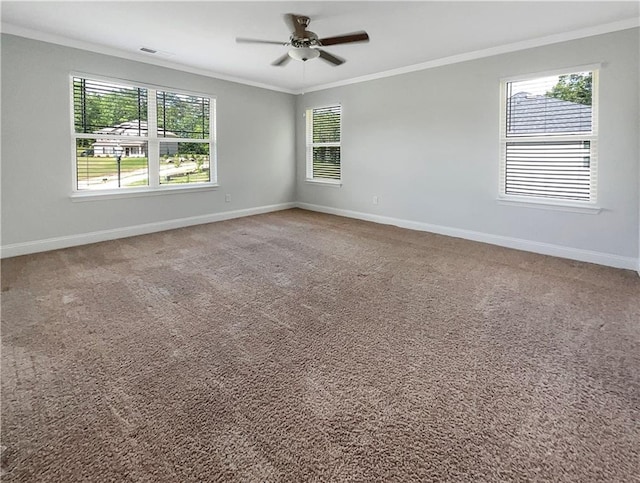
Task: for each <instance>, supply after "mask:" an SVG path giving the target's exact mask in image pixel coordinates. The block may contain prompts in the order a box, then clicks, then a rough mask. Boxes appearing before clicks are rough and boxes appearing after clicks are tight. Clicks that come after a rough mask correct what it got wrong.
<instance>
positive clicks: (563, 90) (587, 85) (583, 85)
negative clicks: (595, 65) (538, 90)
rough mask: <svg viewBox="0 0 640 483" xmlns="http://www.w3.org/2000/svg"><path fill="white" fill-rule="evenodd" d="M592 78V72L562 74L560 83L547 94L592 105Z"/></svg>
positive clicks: (559, 79)
mask: <svg viewBox="0 0 640 483" xmlns="http://www.w3.org/2000/svg"><path fill="white" fill-rule="evenodd" d="M592 80H593V79H592V75H591V72H589V73H588V74H568V75H561V76H560V77H559V78H558V83H557V84H556V85H555V86H553V87H552V88H551V90H550V91H548V92H547V94H546V96H547V97H555V98H556V99H562V100H564V101H569V102H575V103H578V104H584V105H586V106H590V105H591V92H592V88H591V86H592Z"/></svg>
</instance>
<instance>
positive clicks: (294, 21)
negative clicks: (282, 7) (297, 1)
mask: <svg viewBox="0 0 640 483" xmlns="http://www.w3.org/2000/svg"><path fill="white" fill-rule="evenodd" d="M298 19H301V20H300V21H299V20H298ZM284 21H285V22H286V23H287V25H288V26H289V27H290V28H291V29H292V30H293V31H294V33H295V36H296V37H297V38H301V39H302V38H304V37H305V35H304V33H305V31H306V29H307V25H309V17H305V16H304V15H296V14H295V13H288V14H286V15H285V16H284Z"/></svg>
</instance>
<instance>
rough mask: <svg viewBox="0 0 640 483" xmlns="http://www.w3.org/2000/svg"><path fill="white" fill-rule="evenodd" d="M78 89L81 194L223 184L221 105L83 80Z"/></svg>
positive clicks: (75, 80) (76, 136)
mask: <svg viewBox="0 0 640 483" xmlns="http://www.w3.org/2000/svg"><path fill="white" fill-rule="evenodd" d="M72 84H73V121H74V134H73V137H74V147H75V155H74V159H75V189H76V190H77V191H85V190H119V189H123V188H138V189H145V188H146V189H157V188H160V187H163V186H164V185H186V184H196V183H200V184H206V183H209V184H213V183H215V181H216V178H215V162H214V161H215V157H214V155H215V136H214V133H215V124H214V122H215V100H214V99H212V98H210V97H207V96H202V95H194V94H184V93H179V92H169V91H165V90H158V89H155V88H153V87H143V86H135V85H128V84H125V83H122V82H120V81H106V80H95V79H87V78H83V77H73V79H72ZM154 100H155V102H154Z"/></svg>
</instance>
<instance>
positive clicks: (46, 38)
mask: <svg viewBox="0 0 640 483" xmlns="http://www.w3.org/2000/svg"><path fill="white" fill-rule="evenodd" d="M0 32H2V33H4V34H10V35H16V36H18V37H25V38H28V39H32V40H39V41H41V42H48V43H50V44H57V45H63V46H65V47H71V48H74V49H81V50H87V51H89V52H94V53H97V54H104V55H110V56H113V57H119V58H122V59H127V60H134V61H136V62H142V63H145V64H151V65H156V66H159V67H166V68H169V69H175V70H179V71H181V72H188V73H190V74H198V75H202V76H205V77H211V78H214V79H219V80H223V81H229V82H235V83H237V84H244V85H247V86H251V87H259V88H261V89H268V90H272V91H278V92H284V93H286V94H297V92H296V91H294V90H291V89H285V88H283V87H279V86H274V85H270V84H263V83H261V82H254V81H250V80H247V79H243V78H240V77H234V76H229V75H226V74H220V73H218V72H214V71H210V70H207V69H200V68H197V67H191V66H188V65H184V64H181V63H179V62H175V61H170V60H166V59H162V58H152V57H149V56H147V55H145V54H138V53H135V52H128V51H126V50H121V49H115V48H113V47H106V46H104V45H100V44H95V43H92V42H85V41H82V40H75V39H70V38H67V37H63V36H60V35H54V34H49V33H45V32H40V31H39V30H32V29H28V28H24V27H19V26H17V25H13V24H10V23H6V22H2V24H0Z"/></svg>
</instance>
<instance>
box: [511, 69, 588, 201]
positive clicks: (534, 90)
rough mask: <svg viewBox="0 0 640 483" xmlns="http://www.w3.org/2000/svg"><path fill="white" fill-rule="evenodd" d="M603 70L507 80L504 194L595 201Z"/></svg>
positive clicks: (525, 197) (557, 199) (524, 197)
mask: <svg viewBox="0 0 640 483" xmlns="http://www.w3.org/2000/svg"><path fill="white" fill-rule="evenodd" d="M596 94H597V70H595V69H591V70H576V71H574V72H571V73H566V74H564V73H563V74H558V75H546V76H536V77H533V76H532V77H529V78H521V79H517V80H509V81H504V82H503V83H502V96H501V97H502V106H501V126H500V131H501V136H500V141H501V163H500V187H501V188H500V190H501V193H500V195H501V197H503V198H508V199H509V198H511V199H518V198H520V199H522V200H526V199H532V198H538V199H544V200H547V201H551V202H553V201H554V200H555V201H560V202H567V201H569V202H595V200H596V145H597V115H596V113H597V99H596V98H597V95H596Z"/></svg>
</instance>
